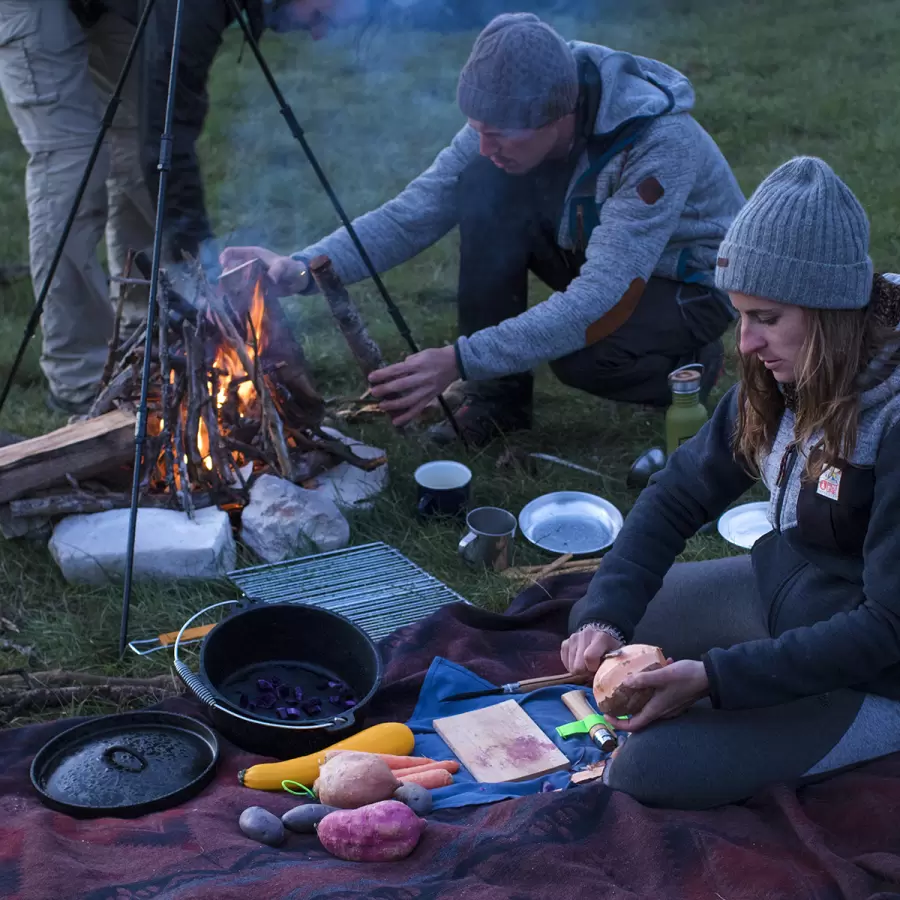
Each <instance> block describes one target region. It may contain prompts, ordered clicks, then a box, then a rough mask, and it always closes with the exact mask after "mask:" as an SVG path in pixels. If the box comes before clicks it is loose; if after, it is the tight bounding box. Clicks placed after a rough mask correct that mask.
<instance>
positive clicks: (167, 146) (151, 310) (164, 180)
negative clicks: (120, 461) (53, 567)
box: [119, 0, 184, 657]
mask: <svg viewBox="0 0 900 900" xmlns="http://www.w3.org/2000/svg"><path fill="white" fill-rule="evenodd" d="M183 14H184V0H176V6H175V25H174V29H173V34H172V59H171V61H170V64H169V87H168V92H167V96H166V118H165V125H164V126H163V133H162V136H161V138H160V141H159V190H158V193H157V199H156V227H155V231H154V234H153V261H152V263H151V270H150V297H149V299H148V301H147V332H146V337H145V339H144V365H143V370H142V372H141V398H140V401H139V403H138V413H137V427H136V428H135V434H134V474H133V475H132V479H131V508H130V510H129V516H128V538H127V543H126V546H125V587H124V590H123V593H122V618H121V623H120V627H119V656H120V657H121V656H123V655H124V653H125V646H126V642H127V640H128V614H129V610H130V607H131V587H132V582H133V580H134V542H135V537H136V534H137V512H138V500H139V499H140V490H141V459H142V457H143V455H144V441H145V439H146V437H147V395H148V393H149V388H150V367H151V365H152V362H153V361H152V359H151V356H152V354H151V347H152V343H153V327H154V324H155V322H156V298H157V296H158V294H159V265H160V259H161V257H162V239H163V218H164V216H165V211H166V186H167V184H168V180H169V171H170V169H171V167H172V122H173V119H174V117H175V88H176V85H177V84H178V56H179V52H180V50H181V22H182V16H183ZM161 327H163V328H165V327H168V323H167V322H162V323H161Z"/></svg>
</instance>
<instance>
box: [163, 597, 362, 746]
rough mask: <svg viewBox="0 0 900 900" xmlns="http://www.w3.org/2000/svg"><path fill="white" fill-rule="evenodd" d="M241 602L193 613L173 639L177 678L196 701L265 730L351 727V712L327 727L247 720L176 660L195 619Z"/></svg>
mask: <svg viewBox="0 0 900 900" xmlns="http://www.w3.org/2000/svg"><path fill="white" fill-rule="evenodd" d="M242 602H243V601H241V600H223V601H222V602H221V603H213V604H212V606H207V607H206V608H205V609H201V610H200V612H197V613H194V615H192V616H191V617H190V618H189V619H188V620H187V622H185V623H184V625H182V626H181V630H180V631H179V632H178V636H177V637H176V638H175V645H174V647H175V671H176V672H177V673H178V677H179V678H180V679H181V680H182V681H183V682H184V683H185V684H186V685H187V687H189V688H190V689H191V691H193V693H194V695H195V696H196V697H197V699H198V700H201V701H202V702H203V703H205V704H207V706H209V707H211V708H212V709H217V710H218V711H219V712H223V713H225V714H226V715H229V716H232V717H233V718H235V719H240V720H241V721H242V722H249V723H250V724H251V725H265V726H266V727H267V728H283V729H286V730H288V731H299V730H301V729H309V730H313V729H316V730H319V731H322V730H324V731H337V730H343V729H345V728H348V727H349V726H351V725H352V724H353V721H354V718H355V717H354V715H353V713H352V712H346V713H342V714H341V715H339V716H335V717H334V718H333V719H332V720H331V722H329V723H328V724H327V725H323V724H322V723H321V722H318V723H316V724H314V725H301V724H299V723H293V724H288V723H281V722H270V721H265V722H263V721H261V720H260V719H248V718H247V716H242V715H241V714H240V713H236V712H234V711H233V710H230V709H227V708H226V707H224V706H222V705H221V704H219V703H217V702H216V698H215V697H214V696H213V693H212V691H210V689H209V688H208V687H207V686H206V685H205V684H204V683H203V681H202V680H201V679H200V676H199V675H195V674H194V672H192V671H191V667H190V666H189V665H188V664H187V663H186V662H185V661H184V660H183V659H179V658H178V649H179V643H180V641H181V638H182V636H183V635H184V633H185V631H187V629H188V628H189V627H190V625H191V623H192V622H193V621H194V620H195V619H199V618H200V616H202V615H204V614H205V613H208V612H210V611H211V610H213V609H218V608H219V607H220V606H233V605H235V604H241V603H242Z"/></svg>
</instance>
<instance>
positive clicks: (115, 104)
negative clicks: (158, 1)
mask: <svg viewBox="0 0 900 900" xmlns="http://www.w3.org/2000/svg"><path fill="white" fill-rule="evenodd" d="M154 2H155V0H147V3H146V5H145V6H144V10H143V12H142V14H141V18H140V19H139V21H138V24H137V27H136V28H135V32H134V40H133V41H132V42H131V46H130V47H129V48H128V55H127V56H126V57H125V62H124V63H123V65H122V72H121V74H120V75H119V80H118V81H117V82H116V86H115V88H114V89H113V93H112V96H111V97H110V98H109V103H108V104H107V105H106V111H105V112H104V113H103V118H102V119H101V120H100V130H99V131H98V132H97V137H96V139H95V140H94V144H93V146H92V147H91V153H90V156H89V157H88V162H87V165H86V166H85V169H84V174H83V175H82V176H81V181H80V182H79V184H78V189H77V190H76V192H75V199H74V200H73V202H72V208H71V209H70V210H69V214H68V216H66V222H65V225H63V230H62V234H61V235H60V238H59V242H58V243H57V245H56V250H55V251H54V253H53V258H52V259H51V260H50V268H49V269H48V271H47V277H46V278H45V279H44V283H43V284H42V285H41V290H40V293H39V294H38V298H37V301H36V302H35V305H34V309H32V311H31V315H30V316H29V317H28V323H27V324H26V326H25V333H24V334H23V335H22V342H21V343H20V344H19V349H18V351H17V352H16V358H15V359H14V360H13V364H12V368H11V369H10V370H9V375H8V376H7V378H6V384H4V385H3V391H2V393H0V414H2V412H3V407H4V406H5V405H6V398H7V397H8V396H9V392H10V389H11V388H12V383H13V380H14V379H15V377H16V374H17V373H18V371H19V367H20V366H21V365H22V360H23V359H24V358H25V353H26V351H27V350H28V345H29V344H30V343H31V339H32V338H33V337H34V335H35V332H36V331H37V327H38V324H39V323H40V321H41V316H42V315H43V313H44V304H45V303H46V302H47V294H48V293H49V292H50V285H51V284H53V278H54V276H55V275H56V270H57V268H59V262H60V260H61V259H62V255H63V251H64V250H65V247H66V241H67V240H68V238H69V232H71V230H72V225H73V224H74V222H75V217H76V216H77V215H78V208H79V206H81V200H82V198H83V197H84V192H85V191H86V190H87V186H88V182H89V181H90V179H91V174H92V173H93V171H94V166H95V165H96V164H97V157H98V156H99V155H100V149H101V148H102V146H103V141H104V139H105V138H106V134H107V132H108V131H109V129H110V126H111V125H112V123H113V120H114V119H115V117H116V110H117V109H118V108H119V103H120V102H121V98H122V91H123V89H124V87H125V81H126V79H127V78H128V73H129V72H130V71H131V65H132V63H133V62H134V57H135V54H136V53H137V48H138V44H139V42H140V40H141V35H142V34H143V32H144V30H145V28H146V26H147V20H148V18H149V17H150V11H151V9H152V8H153V4H154Z"/></svg>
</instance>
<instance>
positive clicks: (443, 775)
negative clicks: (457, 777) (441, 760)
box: [400, 769, 453, 791]
mask: <svg viewBox="0 0 900 900" xmlns="http://www.w3.org/2000/svg"><path fill="white" fill-rule="evenodd" d="M400 780H401V781H402V782H403V783H404V784H418V785H421V786H422V787H423V788H428V790H430V791H433V790H434V789H435V788H442V787H447V786H448V785H450V784H453V776H452V775H451V774H450V773H449V772H448V771H447V770H446V769H431V770H430V771H428V772H419V773H418V774H416V775H402V776H400Z"/></svg>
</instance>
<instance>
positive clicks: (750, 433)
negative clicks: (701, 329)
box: [734, 303, 898, 479]
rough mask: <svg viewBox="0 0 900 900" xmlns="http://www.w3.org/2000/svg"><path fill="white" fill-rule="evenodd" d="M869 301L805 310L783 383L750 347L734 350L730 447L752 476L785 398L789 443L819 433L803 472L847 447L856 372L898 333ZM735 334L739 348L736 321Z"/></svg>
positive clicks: (811, 472) (840, 455) (855, 416)
mask: <svg viewBox="0 0 900 900" xmlns="http://www.w3.org/2000/svg"><path fill="white" fill-rule="evenodd" d="M874 306H875V304H872V303H870V304H869V305H868V306H867V307H865V308H863V309H805V310H804V313H805V318H806V326H807V330H806V339H805V340H804V342H803V345H802V347H801V348H800V353H799V355H798V357H797V380H796V382H795V383H794V384H793V385H788V386H786V387H785V389H784V390H781V389H779V386H778V383H777V382H776V381H775V376H774V375H772V373H771V372H770V371H769V370H768V369H766V367H765V366H764V365H763V364H762V363H761V362H760V361H759V359H758V358H757V357H756V355H755V354H750V355H748V356H744V355H742V354H741V353H740V352H739V353H738V359H739V368H740V376H741V382H740V388H739V393H738V418H737V422H736V425H735V431H734V450H735V453H736V454H737V456H738V458H739V459H741V460H742V461H743V463H744V464H745V465H746V466H747V468H748V470H749V471H750V472H751V473H752V474H753V475H754V476H758V475H759V467H760V460H761V459H762V457H763V455H764V454H765V453H767V452H769V450H770V449H771V447H772V444H773V443H774V441H775V435H776V433H777V432H778V426H779V424H780V422H781V417H782V414H783V413H784V410H785V406H786V404H787V403H788V402H789V403H790V406H791V409H792V410H793V413H794V437H793V443H794V444H797V445H802V444H804V443H805V442H806V441H808V440H809V439H810V438H811V437H812V436H813V435H814V434H816V433H818V432H821V433H822V438H821V440H820V441H819V442H818V443H817V444H816V446H815V448H814V452H812V453H810V455H809V458H808V459H807V461H806V467H805V470H804V478H806V479H813V478H817V477H818V475H819V473H820V472H821V468H822V465H823V464H831V463H835V462H837V461H838V460H842V459H843V460H846V459H848V458H849V457H850V455H851V454H852V453H853V450H854V448H855V447H856V438H857V428H858V424H859V396H860V393H861V391H862V390H863V388H864V385H862V384H861V378H860V376H861V375H862V373H863V372H864V371H865V370H866V367H867V366H868V365H869V363H870V362H872V360H874V359H875V357H876V356H877V355H878V354H879V353H880V352H882V351H883V350H884V349H885V348H887V347H891V346H892V345H893V346H896V343H897V340H898V339H897V336H896V332H895V331H894V330H893V328H891V327H889V326H888V325H886V323H885V321H884V318H883V317H882V316H881V315H879V314H878V313H877V312H876V311H875V309H874ZM736 337H737V343H738V346H739V347H740V339H741V326H740V322H739V323H738V326H737V330H736Z"/></svg>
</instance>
